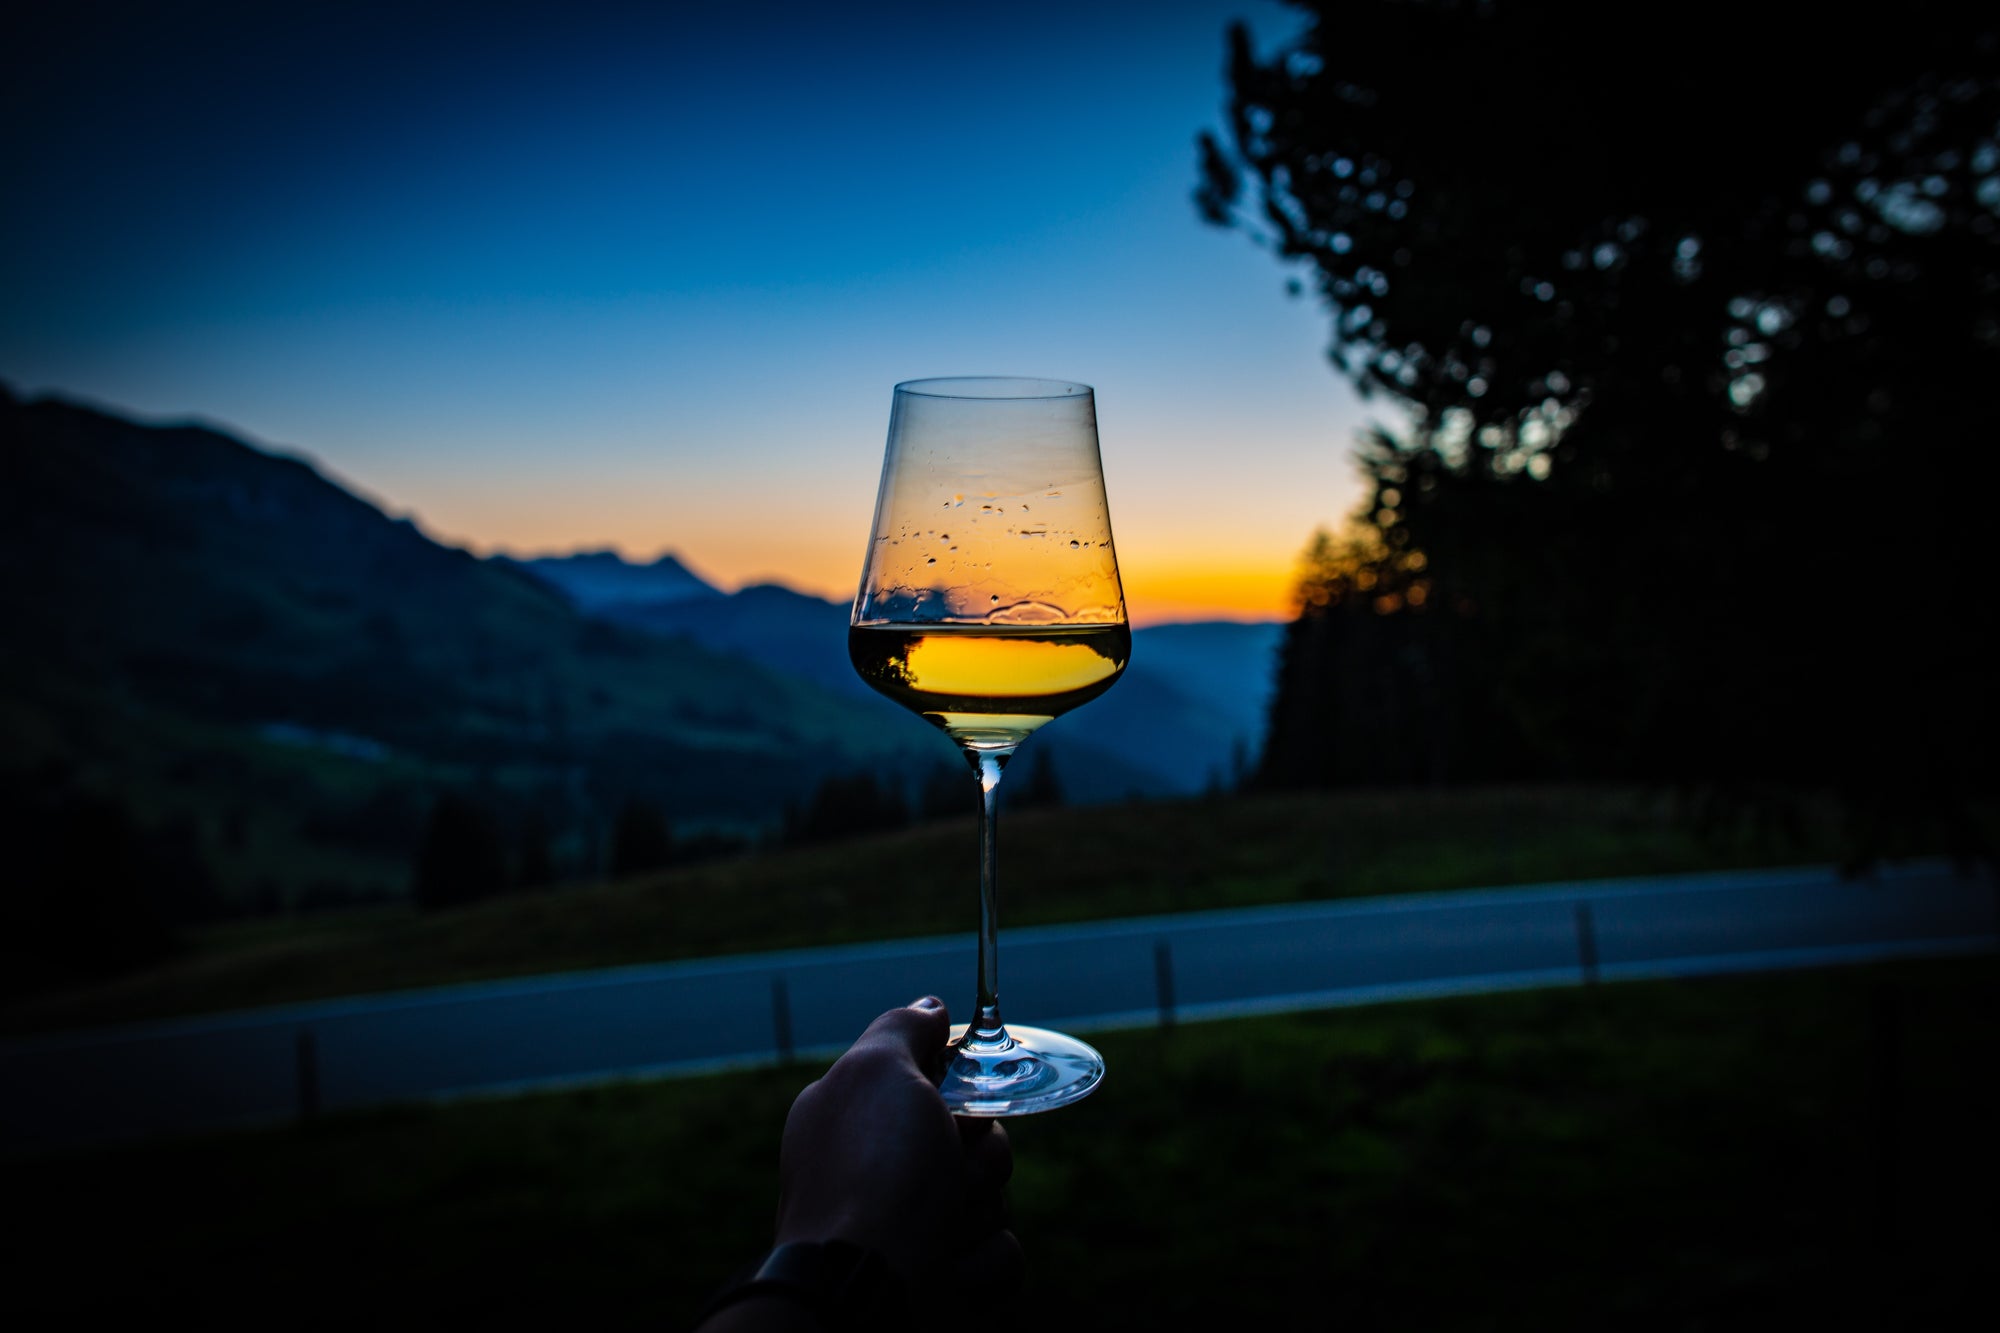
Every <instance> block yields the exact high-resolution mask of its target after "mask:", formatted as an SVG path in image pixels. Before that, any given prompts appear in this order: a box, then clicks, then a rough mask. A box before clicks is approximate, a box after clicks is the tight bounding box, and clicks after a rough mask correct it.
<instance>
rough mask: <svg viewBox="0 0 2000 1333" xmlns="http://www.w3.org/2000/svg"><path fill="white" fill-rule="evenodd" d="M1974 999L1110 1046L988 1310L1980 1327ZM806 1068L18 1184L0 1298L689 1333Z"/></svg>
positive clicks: (755, 1220) (1051, 1122)
mask: <svg viewBox="0 0 2000 1333" xmlns="http://www.w3.org/2000/svg"><path fill="white" fill-rule="evenodd" d="M1996 1001H2000V963H1996V962H1995V960H1993V959H1991V958H1985V959H1976V960H1966V961H1956V962H1941V963H1928V964H1910V965H1898V966H1894V967H1879V968H1866V969H1846V970H1835V971H1825V972H1816V973H1798V974H1790V975H1780V976H1768V977H1754V978H1734V979H1717V980H1705V981H1698V982H1692V981H1682V982H1654V983H1644V984H1632V985H1621V986H1605V987H1599V988H1593V989H1590V990H1564V991H1545V992H1534V993H1515V994H1506V995H1494V996H1484V997H1474V998H1463V999H1453V1000H1445V1001H1431V1002H1423V1003H1412V1004H1402V1005H1392V1006H1382V1007H1376V1008H1369V1009H1352V1010H1343V1011H1336V1012H1326V1013H1319V1014H1309V1015H1300V1016H1293V1017H1286V1018H1271V1019H1256V1020H1244V1021H1237V1022H1230V1023H1219V1024H1210V1025H1201V1026H1192V1027H1182V1028H1179V1029H1176V1030H1173V1031H1170V1032H1158V1031H1148V1032H1131V1033H1123V1034H1107V1035H1105V1036H1104V1037H1103V1039H1102V1042H1101V1044H1102V1046H1103V1049H1104V1051H1105V1054H1106V1056H1107V1058H1108V1060H1109V1065H1110V1076H1109V1079H1108V1081H1107V1082H1106V1085H1105V1087H1104V1089H1103V1090H1102V1091H1101V1092H1100V1093H1099V1094H1097V1095H1096V1096H1095V1097H1093V1098H1091V1099H1090V1100H1089V1101H1087V1102H1084V1103H1082V1104H1080V1105H1078V1106H1076V1107H1074V1108H1070V1109H1067V1110H1065V1111H1062V1112H1060V1113H1057V1114H1054V1115H1049V1116H1042V1117H1036V1118H1032V1119H1029V1120H1025V1121H1016V1122H1012V1123H1011V1125H1010V1132H1011V1133H1012V1135H1013V1136H1014V1143H1015V1151H1016V1158H1017V1173H1016V1179H1015V1184H1014V1186H1013V1187H1012V1203H1013V1209H1014V1226H1015V1230H1016V1231H1017V1233H1018V1234H1019V1235H1020V1237H1021V1239H1022V1241H1023V1243H1024V1246H1025V1248H1026V1250H1027V1253H1028V1255H1029V1261H1030V1266H1031V1267H1030V1278H1029V1287H1028V1290H1027V1291H1026V1293H1024V1295H1023V1296H1022V1297H1021V1298H1020V1299H1019V1300H1018V1301H1016V1302H1014V1303H1012V1304H1011V1305H1010V1306H1008V1307H1007V1308H1006V1309H1005V1310H1004V1311H1003V1314H1005V1315H1007V1316H1008V1319H1007V1320H1003V1321H1002V1322H1003V1325H1004V1326H1013V1327H1018V1324H1016V1323H1011V1322H1009V1321H1011V1320H1013V1319H1016V1318H1018V1317H1019V1316H1021V1315H1023V1314H1026V1313H1028V1312H1035V1313H1036V1314H1037V1315H1038V1316H1039V1317H1040V1318H1041V1319H1042V1320H1043V1321H1044V1322H1042V1323H1041V1325H1040V1326H1042V1327H1054V1328H1088V1327H1094V1326H1102V1327H1110V1328H1144V1327H1154V1326H1164V1327H1189V1326H1192V1327H1232V1328H1233V1327H1253V1328H1254V1327H1279V1326H1284V1327H1312V1328H1318V1327H1327V1328H1341V1329H1375V1328H1383V1329H1391V1328H1393V1329H1398V1330H1402V1329H1409V1328H1423V1329H1501V1328H1534V1329H1538V1330H1539V1329H1551V1328H1604V1327H1619V1328H1662V1329H1664V1328H1676V1329H1681V1328H1688V1329H1691V1328H1709V1329H1713V1328H1755V1329H1760V1330H1762V1329H1770V1328H1790V1327H1803V1326H1810V1325H1812V1324H1815V1323H1817V1324H1822V1325H1837V1326H1848V1325H1856V1324H1862V1323H1867V1324H1871V1325H1873V1326H1875V1327H1889V1328H1911V1327H1939V1326H1954V1325H1970V1326H1977V1325H1979V1324H1982V1323H1985V1322H1987V1321H1988V1319H1990V1317H1991V1314H1992V1309H1991V1307H1992V1306H1993V1305H1994V1303H1995V1300H1994V1285H1993V1278H1994V1276H1995V1267H1996V1260H1995V1255H1996V1254H2000V1227H1996V1216H1995V1211H1994V1206H1993V1204H1994V1199H1995V1197H1996V1195H1995V1189H1996V1186H2000V1141H1996V1138H1995V1136H1994V1135H1993V1133H1992V1127H1993V1125H1994V1124H1995V1123H1996V1117H2000V1088H1996V1079H1995V1074H1994V1060H1993V1055H1994V1049H1995V1048H1994V1042H1993V1030H1992V1021H1993V1018H1994V1015H1995V1014H1996V1013H2000V1004H1996ZM812 1072H813V1071H812V1070H810V1069H807V1068H802V1067H801V1068H793V1069H784V1070H768V1071H758V1072H752V1073H744V1074H740V1075H731V1076H725V1077H715V1078H708V1079H698V1080H685V1081H670V1082H659V1083H650V1084H624V1085H616V1086H610V1087H605V1088H601V1089H596V1090H591V1091H584V1092H572V1093H566V1094H562V1095H549V1096H536V1097H526V1098H520V1099H516V1100H508V1101H491V1102H470V1103H461V1104H457V1105H451V1106H430V1107H417V1108H406V1109H401V1110H394V1111H383V1112H377V1113H370V1114H362V1115H351V1116H340V1117H331V1118H325V1119H322V1120H320V1121H318V1122H315V1123H313V1124H310V1125H308V1126H303V1127H297V1128H291V1129H279V1130H273V1131H266V1132H258V1133H249V1134H239V1135H233V1136H226V1137H215V1138H209V1139H204V1140H196V1141H185V1142H178V1143H168V1144H160V1145H153V1146H144V1147H134V1148H127V1149H123V1150H118V1151H111V1152H101V1153H96V1154H91V1155H84V1156H68V1157H60V1158H51V1159H44V1160H37V1161H26V1162H15V1163H11V1164H10V1165H9V1168H8V1173H9V1178H8V1195H9V1212H10V1214H11V1215H12V1217H13V1218H14V1219H15V1220H16V1221H17V1222H19V1223H26V1224H27V1225H26V1227H25V1230H20V1231H17V1233H16V1234H17V1237H25V1239H17V1240H16V1241H14V1242H10V1245H9V1247H8V1250H7V1258H6V1262H7V1263H8V1264H9V1265H10V1266H11V1267H12V1268H13V1272H12V1273H11V1274H10V1275H9V1276H8V1277H7V1278H6V1279H5V1281H4V1282H0V1302H4V1305H6V1306H12V1307H14V1308H15V1309H16V1310H17V1311H25V1312H26V1313H28V1314H30V1315H33V1316H36V1318H37V1320H38V1321H43V1320H46V1318H47V1317H48V1316H49V1315H51V1314H53V1313H55V1312H57V1311H64V1312H68V1313H69V1314H70V1315H71V1316H75V1317H81V1316H84V1315H86V1314H95V1315H100V1316H106V1317H131V1318H137V1319H143V1320H145V1321H146V1322H147V1323H153V1322H159V1321H162V1320H166V1319H170V1318H174V1317H178V1316H181V1315H186V1316H189V1317H191V1318H193V1319H194V1320H196V1321H197V1322H198V1323H199V1324H201V1325H205V1326H209V1327H222V1328H233V1327H243V1326H249V1325H251V1324H258V1325H278V1326H289V1325H299V1324H303V1325H308V1326H322V1325H324V1326H341V1327H372V1326H381V1325H383V1324H389V1325H396V1324H400V1323H404V1322H411V1321H415V1320H419V1319H421V1320H427V1321H439V1322H450V1323H453V1324H462V1323H470V1322H471V1321H472V1320H475V1319H481V1320H490V1321H495V1322H497V1323H499V1324H501V1325H502V1326H512V1325H514V1324H517V1323H523V1322H527V1321H531V1320H534V1321H546V1322H547V1323H548V1324H549V1326H552V1327H574V1326H610V1327H647V1328H663V1327H664V1328H674V1327H683V1326H685V1325H686V1323H687V1321H688V1320H689V1318H690V1317H691V1315H692V1312H693V1311H695V1310H696V1309H697V1308H698V1307H699V1306H700V1304H701V1303H702V1301H703V1299H704V1298H705V1296H706V1294H707V1292H708V1291H709V1290H710V1288H711V1287H712V1286H713V1285H714V1284H715V1283H717V1282H718V1281H720V1280H721V1279H722V1278H723V1277H724V1276H725V1275H726V1274H727V1273H728V1272H729V1271H730V1270H731V1269H732V1268H733V1267H734V1266H735V1265H736V1264H738V1263H739V1262H741V1261H743V1260H745V1259H746V1258H748V1257H750V1256H752V1255H753V1254H754V1253H755V1252H756V1251H758V1250H759V1249H760V1248H761V1246H762V1245H763V1244H765V1243H767V1235H766V1229H767V1228H768V1226H769V1219H770V1212H771V1205H772V1200H773V1189H774V1177H775V1151H776V1143H777V1135H778V1129H779V1126H780V1125H781V1124H782V1121H783V1118H784V1114H785V1111H786V1108H787V1106H788V1105H789V1102H790V1099H791V1097H792V1096H793V1095H794V1093H795V1092H796V1091H797V1089H798V1088H799V1087H800V1086H802V1085H803V1083H804V1082H806V1081H807V1080H808V1079H809V1078H810V1077H811V1075H812ZM968 1300H969V1301H971V1302H973V1303H974V1304H975V1305H976V1304H977V1303H978V1302H979V1300H980V1296H979V1294H978V1293H970V1294H969V1295H968ZM0 1308H4V1307H0ZM1981 1310H1984V1311H1986V1314H1984V1315H1981V1314H1980V1313H1979V1311H1981ZM952 1322H953V1323H954V1324H958V1323H961V1322H965V1321H963V1320H962V1319H961V1318H960V1317H959V1316H958V1315H957V1314H954V1315H953V1318H952ZM23 1326H36V1325H35V1324H29V1325H23ZM973 1326H977V1325H976V1323H975V1324H974V1325H973Z"/></svg>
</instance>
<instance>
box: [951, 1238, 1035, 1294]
mask: <svg viewBox="0 0 2000 1333" xmlns="http://www.w3.org/2000/svg"><path fill="white" fill-rule="evenodd" d="M953 1267H954V1268H956V1269H957V1270H958V1277H959V1282H960V1284H961V1286H969V1285H971V1284H972V1283H975V1282H976V1283H978V1284H979V1285H980V1287H981V1289H982V1290H983V1291H985V1292H987V1293H990V1294H992V1295H998V1296H1008V1295H1012V1294H1014V1293H1015V1292H1018V1291H1019V1290H1020V1289H1021V1283H1022V1280H1023V1279H1025V1278H1026V1277H1027V1275H1028V1257H1027V1255H1026V1254H1024V1253H1022V1251H1021V1242H1020V1241H1018V1240H1016V1239H1015V1238H1014V1233H1013V1232H1011V1231H992V1232H988V1233H987V1234H986V1236H985V1237H984V1238H983V1239H981V1240H980V1242H979V1243H978V1244H977V1245H975V1246H973V1247H972V1248H971V1249H970V1250H968V1251H966V1253H965V1254H964V1256H963V1257H961V1258H960V1259H959V1261H958V1262H957V1263H956V1264H955V1265H953Z"/></svg>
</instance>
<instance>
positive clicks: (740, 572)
mask: <svg viewBox="0 0 2000 1333" xmlns="http://www.w3.org/2000/svg"><path fill="white" fill-rule="evenodd" d="M690 489H691V488H690ZM852 489H856V490H857V492H859V491H860V488H858V487H856V488H852ZM870 499H872V497H871V496H868V495H866V494H861V493H857V494H856V495H853V496H841V497H836V498H835V499H833V500H831V501H827V502H825V503H812V502H809V501H800V500H798V499H794V498H792V497H790V496H786V497H780V498H777V499H775V500H774V499H772V498H771V497H769V496H765V497H762V499H761V502H760V503H759V502H753V501H752V498H751V496H749V495H747V494H745V495H738V494H731V493H729V492H728V491H727V490H726V489H725V488H722V487H714V488H709V489H707V490H706V492H705V493H697V494H693V495H690V494H689V493H688V491H687V490H683V491H681V492H680V493H679V494H678V495H676V494H675V493H674V492H673V491H671V490H668V489H667V488H664V487H662V488H657V489H653V488H647V487H644V486H632V487H628V488H627V489H626V490H625V492H624V493H622V494H618V493H613V494H610V495H607V494H605V493H604V492H603V491H602V490H592V491H586V490H584V489H583V488H582V487H578V488H577V489H576V490H574V491H566V490H565V488H564V487H562V486H560V485H554V486H549V487H546V488H544V489H543V490H541V491H540V492H538V493H537V494H536V496H535V497H534V500H533V502H532V503H524V502H523V500H522V498H521V497H520V495H519V494H518V493H517V492H516V491H515V490H514V489H513V488H511V487H509V488H504V489H503V488H502V487H500V486H498V485H491V486H488V487H480V486H468V485H464V484H461V485H460V486H458V487H457V488H456V489H455V490H453V491H452V492H451V493H450V494H449V496H448V497H440V502H438V503H433V504H428V505H425V506H423V508H422V509H421V510H419V512H417V513H416V514H415V515H414V517H415V518H416V520H417V522H418V523H419V524H420V525H421V526H422V527H423V529H424V530H425V531H426V532H428V533H430V534H431V535H432V536H434V537H436V538H437V539H438V540H440V541H444V542H449V543H451V544H453V545H458V546H464V547H466V548H467V549H469V550H472V551H474V552H476V553H478V554H480V555H490V554H493V553H495V552H505V553H507V554H509V555H514V556H521V557H529V556H538V555H562V554H568V553H569V552H572V551H579V550H604V549H610V550H614V551H617V552H619V553H620V554H621V555H623V556H624V557H625V558H626V559H627V560H631V561H634V562H640V563H643V562H650V561H652V560H655V559H658V558H659V557H660V556H661V555H663V554H668V553H671V554H673V555H674V556H675V557H677V558H678V559H679V560H681V561H682V562H683V563H684V564H686V565H687V566H688V568H689V569H690V570H692V571H693V572H694V573H695V574H697V575H699V576H700V577H702V578H704V579H707V580H709V581H710V582H712V583H714V584H716V585H717V586H719V587H721V588H722V589H723V590H724V591H734V590H735V589H737V588H741V587H746V586H748V585H751V584H756V583H782V584H784V585H785V586H787V587H790V588H793V589H795V590H797V591H799V592H803V593H809V594H811V595H813V596H817V597H824V598H827V599H829V600H832V601H837V602H846V601H849V600H850V599H852V598H853V596H854V589H855V585H856V582H857V581H858V579H859V577H860V572H861V562H862V557H863V555H864V549H863V548H864V547H865V545H866V537H867V531H866V529H867V524H866V515H867V514H868V513H869V511H870V504H869V501H870ZM855 513H860V514H862V515H863V519H862V521H861V522H859V523H856V522H852V521H849V520H851V519H852V517H853V515H854V514H855ZM1177 519H1178V520H1179V521H1176V520H1177ZM1120 526H1121V531H1120V534H1119V539H1118V556H1119V574H1120V579H1121V582H1122V583H1123V585H1124V589H1125V607H1126V611H1127V613H1128V614H1129V615H1130V617H1131V622H1132V624H1133V625H1134V626H1135V627H1145V626H1148V625H1160V624H1173V623H1181V622H1189V621H1202V620H1234V621H1260V620H1290V619H1291V618H1292V615H1293V604H1292V593H1293V588H1294V585H1295V583H1296V580H1297V578H1298V561H1299V553H1300V551H1301V550H1302V549H1303V548H1304V546H1305V544H1306V542H1307V541H1308V540H1309V539H1310V538H1311V535H1312V533H1311V527H1310V525H1309V524H1306V525H1301V526H1300V527H1299V530H1298V531H1296V532H1294V531H1291V528H1292V527H1293V526H1294V524H1293V523H1287V522H1275V523H1265V524H1262V525H1255V526H1253V525H1249V524H1244V525H1238V529H1237V530H1235V531H1230V532H1228V533H1226V534H1224V533H1214V534H1211V535H1210V538H1209V541H1208V542H1207V543H1205V544H1204V545H1203V546H1202V547H1199V548H1197V547H1195V546H1193V545H1192V544H1191V543H1190V542H1188V541H1187V540H1186V537H1185V534H1186V533H1187V532H1188V531H1189V530H1190V529H1191V528H1192V527H1194V526H1195V525H1194V524H1192V523H1191V522H1188V521H1186V520H1185V519H1179V516H1176V515H1167V516H1164V519H1163V521H1157V522H1154V523H1151V524H1148V523H1145V522H1143V521H1139V520H1137V519H1136V516H1134V518H1133V519H1132V520H1131V521H1127V522H1124V523H1121V525H1120Z"/></svg>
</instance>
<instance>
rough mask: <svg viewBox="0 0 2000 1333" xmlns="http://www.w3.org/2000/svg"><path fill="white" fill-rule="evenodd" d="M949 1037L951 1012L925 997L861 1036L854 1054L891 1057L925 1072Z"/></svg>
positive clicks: (882, 1019) (931, 997)
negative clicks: (902, 1060) (906, 1061)
mask: <svg viewBox="0 0 2000 1333" xmlns="http://www.w3.org/2000/svg"><path fill="white" fill-rule="evenodd" d="M950 1036H951V1012H950V1011H949V1010H948V1009H946V1008H945V1005H944V1001H943V1000H940V999H939V998H938V997H937V996H935V995H926V996H924V997H923V998H922V999H920V1000H917V1001H915V1002H914V1003H912V1004H908V1005H905V1006H904V1007H903V1008H901V1009H891V1010H890V1011H889V1012H888V1013H886V1014H883V1015H882V1016H881V1017H880V1018H878V1019H876V1020H875V1021H874V1022H873V1023H870V1024H869V1025H868V1030H867V1031H866V1032H863V1033H862V1034H861V1037H860V1039H859V1040H857V1041H856V1042H855V1043H854V1046H853V1050H855V1051H861V1052H867V1053H869V1054H880V1053H890V1054H893V1055H895V1056H897V1057H899V1058H902V1059H907V1060H908V1061H909V1062H910V1064H911V1065H912V1066H913V1067H914V1068H916V1069H918V1070H923V1069H925V1068H927V1067H928V1066H929V1065H930V1064H931V1063H932V1061H933V1059H934V1057H935V1056H936V1055H937V1053H938V1052H939V1051H941V1050H943V1049H944V1044H945V1041H946V1039H947V1038H949V1037H950Z"/></svg>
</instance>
